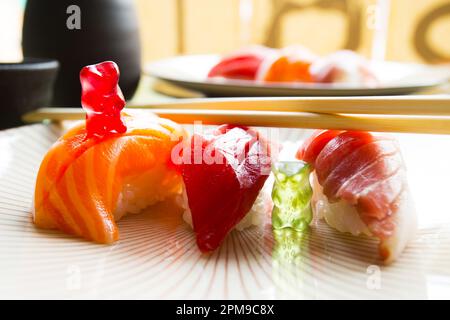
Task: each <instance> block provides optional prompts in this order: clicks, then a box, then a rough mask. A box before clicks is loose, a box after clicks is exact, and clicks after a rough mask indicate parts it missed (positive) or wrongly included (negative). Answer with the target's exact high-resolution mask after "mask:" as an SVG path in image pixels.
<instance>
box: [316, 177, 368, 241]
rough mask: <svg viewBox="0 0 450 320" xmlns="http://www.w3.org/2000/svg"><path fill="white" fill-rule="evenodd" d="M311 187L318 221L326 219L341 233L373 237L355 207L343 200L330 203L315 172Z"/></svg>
mask: <svg viewBox="0 0 450 320" xmlns="http://www.w3.org/2000/svg"><path fill="white" fill-rule="evenodd" d="M311 185H312V188H313V197H312V200H311V205H312V209H313V212H314V214H315V218H316V219H324V220H325V221H326V222H327V223H328V224H329V225H330V226H331V227H333V228H335V229H337V230H338V231H340V232H348V233H351V234H352V235H355V236H357V235H360V234H365V235H368V236H370V235H371V232H370V231H369V228H368V227H367V225H366V224H365V223H364V222H363V221H362V220H361V218H360V216H359V213H358V211H357V210H356V208H355V207H354V206H352V205H350V204H348V203H347V202H345V201H343V200H341V201H338V202H335V203H330V202H329V201H328V198H327V196H326V195H325V194H323V188H322V186H321V185H320V184H319V181H318V179H317V175H316V173H315V172H313V173H312V174H311Z"/></svg>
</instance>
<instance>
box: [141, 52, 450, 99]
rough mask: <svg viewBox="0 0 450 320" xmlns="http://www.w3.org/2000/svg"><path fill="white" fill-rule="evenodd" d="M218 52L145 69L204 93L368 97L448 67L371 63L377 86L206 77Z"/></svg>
mask: <svg viewBox="0 0 450 320" xmlns="http://www.w3.org/2000/svg"><path fill="white" fill-rule="evenodd" d="M220 59H221V57H220V56H219V55H187V56H180V57H174V58H168V59H164V60H160V61H156V62H153V63H150V64H148V65H147V66H146V68H145V72H146V73H147V74H149V75H151V76H154V77H156V78H159V79H162V80H165V81H168V82H170V83H173V84H175V85H177V86H179V87H182V88H186V89H190V90H194V91H198V92H202V93H205V94H206V95H208V96H219V97H227V96H230V97H232V96H243V97H245V96H264V97H270V96H369V95H399V94H411V93H414V92H417V91H422V90H426V89H430V88H433V87H435V86H438V85H441V84H443V83H445V82H446V81H448V79H449V78H450V76H449V74H450V67H448V66H447V67H441V68H433V67H430V66H424V65H419V64H409V63H400V62H387V61H381V62H372V68H373V70H375V71H376V75H377V77H378V78H379V79H380V80H379V84H378V85H374V86H367V85H362V84H360V83H308V82H275V81H272V82H262V81H254V80H248V79H242V78H238V79H236V78H231V79H229V78H223V77H221V78H219V77H214V78H208V72H210V70H211V69H212V68H213V66H214V65H216V64H217V63H218V62H219V61H220Z"/></svg>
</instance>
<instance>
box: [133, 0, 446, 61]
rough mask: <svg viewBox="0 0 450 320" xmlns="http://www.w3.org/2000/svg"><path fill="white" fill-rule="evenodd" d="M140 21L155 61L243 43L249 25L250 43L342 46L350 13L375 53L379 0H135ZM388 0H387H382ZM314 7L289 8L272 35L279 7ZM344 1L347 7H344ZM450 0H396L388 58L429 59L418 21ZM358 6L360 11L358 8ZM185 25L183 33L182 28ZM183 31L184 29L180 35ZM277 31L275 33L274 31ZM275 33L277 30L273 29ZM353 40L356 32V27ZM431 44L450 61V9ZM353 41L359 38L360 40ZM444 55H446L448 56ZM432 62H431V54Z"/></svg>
mask: <svg viewBox="0 0 450 320" xmlns="http://www.w3.org/2000/svg"><path fill="white" fill-rule="evenodd" d="M135 1H136V2H137V6H138V12H139V19H140V22H141V26H142V27H141V35H142V41H143V50H144V52H143V57H144V60H146V61H149V60H154V59H158V58H162V57H166V56H170V55H174V54H177V53H179V52H181V53H213V52H214V53H223V52H227V51H230V50H233V49H235V48H238V47H240V46H242V45H243V44H244V42H245V41H246V40H245V39H244V37H243V35H245V33H244V32H245V30H246V29H245V28H247V27H248V28H250V29H249V30H250V35H249V39H248V40H247V42H249V43H266V44H267V43H268V44H274V43H276V44H278V45H279V46H284V45H288V44H294V43H302V44H305V45H307V46H309V47H311V48H312V49H313V50H315V51H316V52H318V53H326V52H330V51H333V50H336V49H339V48H341V47H342V46H343V45H344V44H345V43H347V42H346V35H347V34H348V31H347V25H348V21H349V18H348V17H349V13H348V12H352V14H353V15H352V16H353V17H354V16H358V15H359V17H360V18H361V21H360V24H359V26H360V27H359V31H360V33H361V37H360V38H359V41H357V48H356V49H357V50H358V51H360V52H361V53H363V54H366V55H368V56H370V54H371V46H372V40H373V30H371V28H370V27H368V24H369V22H370V19H371V13H370V5H372V4H374V3H376V1H377V0H336V1H335V2H334V3H332V4H331V6H332V7H336V8H338V9H336V8H330V7H327V8H324V6H322V7H318V6H317V3H318V2H320V1H322V3H330V2H329V1H328V2H327V1H324V0H135ZM240 1H250V2H251V3H252V4H253V17H252V20H251V21H250V25H249V26H246V25H244V24H243V23H242V21H241V20H240V16H239V4H240ZM381 1H383V0H381ZM287 2H289V3H291V7H300V6H309V5H312V6H310V7H308V8H306V9H304V10H298V9H292V10H287V12H286V13H285V14H283V15H282V19H281V20H280V23H279V24H278V26H279V28H280V32H279V33H278V34H277V36H275V37H273V35H272V37H271V32H270V31H273V30H274V29H273V27H274V25H277V24H276V23H275V24H274V18H275V16H276V12H277V9H279V8H282V7H284V6H286V3H287ZM342 3H346V4H347V6H348V7H347V9H346V10H339V8H340V6H341V5H342ZM445 4H448V5H449V6H450V1H449V0H391V1H390V16H389V24H388V25H389V29H388V30H389V32H388V37H387V40H386V58H387V59H390V60H404V61H422V62H423V61H426V60H427V59H425V58H424V57H422V56H421V55H419V53H418V52H417V50H416V48H415V45H414V39H415V37H414V34H415V30H416V27H417V24H418V22H419V20H420V19H421V18H423V17H424V16H425V15H426V14H427V13H428V12H430V11H432V10H433V9H434V8H436V7H438V6H442V5H445ZM357 8H359V9H360V10H359V11H358V14H355V10H356V9H357ZM179 30H181V32H179ZM180 33H181V34H180ZM272 33H274V32H272ZM274 34H276V32H275V33H274ZM350 34H351V37H353V38H351V40H355V41H356V38H358V37H357V32H356V31H355V30H351V32H350ZM428 39H429V43H430V48H432V50H435V51H436V52H438V53H439V54H440V56H441V59H440V60H443V59H442V57H444V58H445V57H446V59H448V60H450V9H448V11H447V14H446V15H444V16H442V18H440V19H438V20H435V22H434V23H433V25H432V28H431V31H430V33H429V36H428ZM355 41H354V42H355ZM444 60H445V59H444ZM428 62H440V61H432V60H431V59H428Z"/></svg>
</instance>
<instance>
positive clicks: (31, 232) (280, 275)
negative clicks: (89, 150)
mask: <svg viewBox="0 0 450 320" xmlns="http://www.w3.org/2000/svg"><path fill="white" fill-rule="evenodd" d="M304 134H305V131H302V130H281V131H280V133H279V138H280V140H281V141H297V140H299V139H301V138H302V137H303V136H304ZM58 135H59V130H58V128H57V127H54V126H45V125H33V126H27V127H22V128H18V129H12V130H8V131H3V132H0V150H1V153H0V155H1V161H0V298H2V299H12V298H77V299H78V298H87V299H89V298H101V299H104V298H112V299H116V298H156V299H161V298H188V299H197V298H206V299H212V298H219V299H229V298H232V299H240V298H249V299H251V298H259V299H279V298H326V299H328V298H355V299H361V298H374V299H377V298H383V299H386V298H450V223H449V222H450V212H449V206H448V181H450V173H449V168H448V164H449V163H450V152H449V151H448V150H450V137H448V136H428V135H407V134H406V135H397V137H398V138H399V140H400V143H401V146H402V149H403V152H404V157H405V159H406V162H407V165H408V167H409V181H410V184H411V189H412V192H413V195H414V196H415V199H416V202H417V209H418V211H419V224H420V231H419V233H418V235H417V237H416V238H415V240H414V241H413V242H412V243H411V244H410V246H409V247H408V248H407V249H406V250H405V252H404V253H403V255H402V256H401V258H400V259H399V260H398V261H397V262H395V263H394V264H392V265H390V266H382V265H380V261H379V260H378V259H377V252H376V246H377V243H376V241H374V240H373V239H369V238H366V237H362V238H356V237H353V236H351V235H346V234H339V233H337V232H335V231H333V230H332V229H330V228H329V227H327V226H326V225H325V224H323V223H316V224H314V225H313V226H312V227H311V230H310V232H309V233H308V234H306V235H305V236H304V237H301V236H300V235H295V234H292V233H290V232H283V233H279V234H273V233H272V230H271V229H270V226H269V227H266V228H251V229H247V230H245V231H243V232H232V233H231V234H230V235H229V236H228V238H227V239H226V241H225V242H224V244H223V245H222V247H221V248H220V249H219V250H217V251H216V252H214V253H213V254H211V255H201V254H200V253H199V251H198V250H197V248H196V245H195V239H194V235H193V233H192V231H191V230H190V229H189V227H187V225H186V224H184V223H183V222H182V220H181V218H180V214H181V213H180V211H179V209H177V208H176V207H175V206H174V205H173V204H171V203H165V204H162V205H159V206H157V207H155V208H152V210H149V211H148V212H146V213H143V214H140V215H133V216H128V217H126V218H125V219H123V220H122V221H120V222H119V228H120V232H121V240H120V241H118V242H117V243H116V244H114V245H110V246H106V245H98V244H93V243H90V242H87V241H83V240H80V239H77V238H73V237H69V236H66V235H64V234H62V233H60V232H58V231H48V230H39V229H36V228H35V227H34V225H33V223H32V222H31V216H30V208H31V206H32V196H33V190H34V182H35V178H36V174H37V170H38V167H39V164H40V161H41V159H42V157H43V155H44V154H45V152H46V151H47V149H48V148H49V147H50V145H51V144H52V143H53V142H54V141H55V140H56V138H57V136H58Z"/></svg>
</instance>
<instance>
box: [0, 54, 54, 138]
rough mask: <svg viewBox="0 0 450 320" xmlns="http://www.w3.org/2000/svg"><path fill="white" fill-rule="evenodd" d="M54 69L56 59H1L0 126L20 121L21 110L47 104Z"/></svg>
mask: <svg viewBox="0 0 450 320" xmlns="http://www.w3.org/2000/svg"><path fill="white" fill-rule="evenodd" d="M57 73H58V62H57V61H55V60H45V59H35V58H27V59H24V61H23V62H20V63H0V111H1V113H2V114H1V116H0V129H6V128H11V127H15V126H18V125H21V124H22V121H21V119H20V118H21V116H22V115H23V114H24V113H26V112H28V111H32V110H34V109H37V108H41V107H47V106H49V104H50V102H51V100H52V96H53V86H54V83H55V79H56V75H57Z"/></svg>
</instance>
